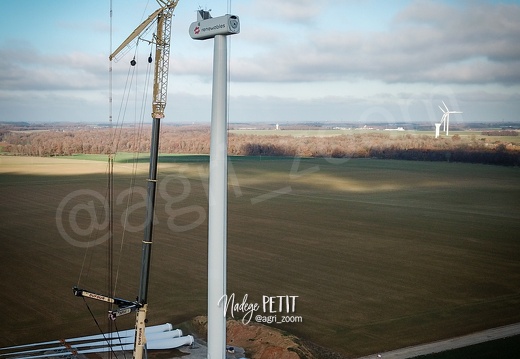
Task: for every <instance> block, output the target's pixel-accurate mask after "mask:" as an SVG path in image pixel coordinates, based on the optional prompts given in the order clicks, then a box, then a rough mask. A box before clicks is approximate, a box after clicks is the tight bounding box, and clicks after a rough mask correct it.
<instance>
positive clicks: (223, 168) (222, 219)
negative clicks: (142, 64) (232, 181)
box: [189, 10, 240, 359]
mask: <svg viewBox="0 0 520 359" xmlns="http://www.w3.org/2000/svg"><path fill="white" fill-rule="evenodd" d="M189 32H190V36H191V37H192V38H193V39H195V40H205V39H210V38H214V39H215V40H214V46H215V48H214V53H213V56H214V58H213V99H212V108H211V138H210V163H209V206H208V208H209V213H208V359H225V357H226V312H225V304H226V303H225V301H224V300H223V298H224V296H225V295H226V249H227V243H226V241H227V38H226V36H227V35H232V34H237V33H239V32H240V23H239V19H238V17H237V16H234V15H224V16H220V17H217V18H212V17H211V15H210V14H209V12H208V11H204V10H199V11H198V13H197V21H196V22H194V23H192V24H191V26H190V29H189Z"/></svg>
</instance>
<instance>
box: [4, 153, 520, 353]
mask: <svg viewBox="0 0 520 359" xmlns="http://www.w3.org/2000/svg"><path fill="white" fill-rule="evenodd" d="M82 158H86V157H82ZM40 160H41V161H42V162H41V163H40V162H39V161H40ZM117 160H120V162H117V163H116V178H115V184H116V193H115V199H116V203H117V206H116V209H115V215H114V219H115V221H114V223H115V230H116V233H118V234H117V235H116V238H115V240H114V249H115V252H116V254H115V257H114V263H115V264H114V267H115V268H119V269H118V271H117V273H118V281H117V296H119V297H122V298H127V299H133V298H134V297H135V296H136V294H137V286H138V276H139V268H138V267H139V265H140V252H141V240H142V234H141V232H138V231H137V228H138V227H139V225H140V224H141V223H142V219H141V218H142V213H143V211H144V200H143V198H142V196H141V194H142V190H143V189H144V188H145V186H146V181H145V177H146V175H145V170H146V164H145V163H142V164H140V165H139V166H138V167H139V168H138V169H137V171H136V178H135V183H136V185H137V186H138V187H139V188H140V189H138V190H134V191H133V192H130V191H128V186H129V184H130V183H132V182H133V180H134V177H133V176H132V170H131V169H130V168H129V167H130V166H129V165H128V163H127V161H126V159H124V158H116V161H117ZM24 161H25V162H24ZM143 162H145V161H143ZM40 165H41V166H40ZM207 165H208V164H207V157H205V156H165V157H163V161H162V164H161V165H160V174H159V183H158V196H157V207H156V208H157V220H158V224H157V225H156V227H155V238H154V248H153V254H152V261H153V263H152V274H151V284H150V295H149V298H150V300H149V302H150V311H149V318H150V324H157V323H164V322H167V321H169V322H172V323H181V322H183V321H185V320H187V319H189V318H192V317H194V316H196V315H201V314H202V315H203V314H205V313H206V298H207V296H206V288H207V273H206V270H207V267H206V263H207V251H206V249H207V243H206V240H207V218H206V213H207V212H206V209H207V194H206V191H205V188H206V186H207V167H208V166H207ZM104 167H105V165H104V164H103V162H95V161H87V160H83V159H71V158H68V159H34V158H32V159H24V158H5V157H2V158H0V184H1V187H0V193H1V198H2V206H1V207H0V208H1V216H2V221H1V224H0V229H1V231H0V233H1V235H0V239H1V250H0V260H1V263H2V281H1V283H0V290H1V292H2V296H1V297H0V305H1V306H2V308H3V309H4V317H3V324H2V325H1V326H0V347H2V346H7V345H14V344H22V343H24V342H32V341H43V340H52V339H58V338H64V337H73V336H78V335H86V334H94V333H97V328H96V326H95V324H94V322H93V320H92V319H91V317H90V314H89V313H88V310H87V308H86V306H85V304H84V303H83V300H81V299H79V298H76V297H74V296H73V295H72V290H71V287H72V286H73V285H75V284H77V283H78V278H80V273H81V278H80V283H79V284H80V286H84V287H86V288H88V289H92V290H97V291H100V292H104V291H105V288H106V283H105V282H106V269H105V267H106V261H107V259H106V243H105V244H101V245H97V246H94V247H92V248H90V249H88V251H86V250H85V249H84V248H80V247H78V246H77V244H78V243H85V242H88V241H94V240H96V239H97V238H100V237H102V235H103V234H104V232H103V229H102V228H100V229H99V231H93V230H91V229H92V227H89V225H90V222H89V220H90V218H91V217H90V216H89V214H90V213H91V212H89V210H90V209H92V208H94V207H95V208H96V209H98V210H101V209H102V203H100V202H99V200H98V199H97V198H96V197H92V192H85V191H86V190H88V191H96V192H99V193H100V194H101V195H104V193H105V191H106V182H107V180H106V176H105V174H104ZM89 170H91V172H92V173H88V172H89ZM229 184H230V187H229V205H228V257H227V259H228V274H227V279H228V294H231V293H235V295H236V297H237V298H238V299H240V300H241V299H242V298H243V296H244V295H245V294H247V295H248V298H249V300H248V301H249V302H259V303H261V301H262V296H263V295H269V296H279V295H295V296H298V298H297V300H296V312H295V313H292V314H295V315H298V316H301V318H302V322H300V323H291V324H285V325H281V326H279V327H281V328H282V329H284V330H286V331H288V332H291V333H293V334H296V335H298V336H300V337H302V338H304V339H307V340H310V341H312V342H314V343H317V344H319V345H321V346H324V347H328V348H330V349H332V350H335V351H337V352H340V353H343V354H345V355H347V356H349V357H355V356H361V355H367V354H370V353H376V352H383V351H388V350H392V349H396V348H400V347H404V346H409V345H413V344H419V343H425V342H430V341H434V340H438V339H444V338H449V337H453V336H458V335H462V334H467V333H470V332H474V331H478V330H481V329H486V328H491V327H496V326H500V325H504V324H509V323H514V322H519V321H520V255H519V254H520V242H519V233H520V206H519V204H520V169H518V168H508V167H500V166H486V165H474V164H456V163H434V162H411V161H390V160H388V161H384V160H370V159H352V160H346V159H342V160H326V159H292V158H265V157H262V158H248V157H236V158H233V159H232V161H231V165H230V167H229ZM75 191H81V192H75ZM131 193H133V195H132V196H131V195H130V194H131ZM74 194H77V195H76V196H74ZM89 196H90V197H89ZM130 198H132V202H130V203H128V202H127V201H128V200H129V199H130ZM127 205H129V207H127ZM60 208H61V210H60ZM125 211H126V213H128V214H129V218H128V223H127V225H128V227H127V228H129V230H127V231H126V232H125V236H124V241H123V238H122V235H121V226H122V223H123V221H122V219H121V218H122V214H123V213H124V212H125ZM57 213H60V215H59V216H58V218H57ZM98 213H99V214H98V219H99V220H100V222H101V217H102V216H103V215H102V213H103V212H102V211H99V212H98ZM72 220H74V221H76V222H75V223H77V228H76V232H81V233H83V232H85V233H86V232H89V233H91V235H90V236H88V237H81V236H77V235H76V236H72V237H74V238H73V239H74V240H75V241H76V242H71V240H70V239H69V240H66V239H64V235H63V233H62V232H63V231H64V232H66V233H67V234H73V233H74V228H73V227H71V226H70V224H71V221H72ZM59 223H61V225H63V228H62V230H61V232H60V230H59V229H58V224H59ZM78 228H79V230H78ZM122 241H123V243H122ZM73 244H75V245H73ZM120 248H122V252H121V254H120V252H119V249H120ZM118 263H120V265H119V266H118ZM114 272H116V270H115V269H114ZM89 304H90V305H91V308H92V310H93V311H94V312H95V313H96V314H97V315H98V317H99V318H101V319H100V320H101V321H103V318H104V317H105V314H104V312H105V309H106V308H105V306H104V305H100V304H99V303H92V302H89ZM6 309H7V310H6ZM133 322H134V318H133V316H127V317H121V318H119V319H118V328H119V329H123V328H128V327H132V326H133Z"/></svg>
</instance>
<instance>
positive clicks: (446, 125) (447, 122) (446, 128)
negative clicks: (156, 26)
mask: <svg viewBox="0 0 520 359" xmlns="http://www.w3.org/2000/svg"><path fill="white" fill-rule="evenodd" d="M442 104H443V105H444V108H445V109H446V110H445V109H444V108H442V107H441V106H439V108H440V109H441V111H442V112H443V115H442V118H441V122H440V123H436V124H435V138H437V137H439V130H440V127H441V125H443V124H444V127H443V131H446V136H448V133H449V128H450V113H462V112H461V111H450V110H449V109H448V106H446V104H445V103H444V101H442Z"/></svg>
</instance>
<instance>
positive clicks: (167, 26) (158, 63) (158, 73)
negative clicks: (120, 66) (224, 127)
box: [109, 0, 179, 118]
mask: <svg viewBox="0 0 520 359" xmlns="http://www.w3.org/2000/svg"><path fill="white" fill-rule="evenodd" d="M156 1H157V3H158V4H159V5H160V6H161V7H160V8H159V9H157V10H155V11H154V12H153V13H152V14H151V15H150V16H148V18H147V19H146V20H145V21H143V22H142V23H141V25H139V26H138V27H137V28H136V29H135V30H134V31H133V32H132V33H131V34H130V35H129V36H128V37H127V38H126V40H125V41H123V42H122V43H121V45H119V47H118V48H117V49H116V50H115V51H114V52H113V53H112V54H110V56H109V59H110V61H112V60H114V59H115V58H116V57H117V55H118V54H119V53H121V52H122V51H123V50H124V49H125V48H126V47H127V46H129V45H130V44H131V43H132V42H133V41H134V40H135V39H136V38H138V37H139V36H140V35H141V34H142V33H143V32H144V31H145V30H146V29H147V28H148V27H149V26H150V24H152V23H153V22H154V21H157V32H156V34H155V35H154V38H153V40H152V41H151V42H153V43H155V70H154V85H153V102H152V117H153V118H163V117H164V109H165V108H166V98H167V89H168V69H169V63H170V38H171V20H172V16H173V11H174V10H175V7H176V6H177V3H178V2H179V0H156Z"/></svg>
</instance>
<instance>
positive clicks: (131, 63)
mask: <svg viewBox="0 0 520 359" xmlns="http://www.w3.org/2000/svg"><path fill="white" fill-rule="evenodd" d="M136 63H137V62H136V61H135V56H134V58H133V59H132V61H130V65H132V66H135V64H136Z"/></svg>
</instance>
